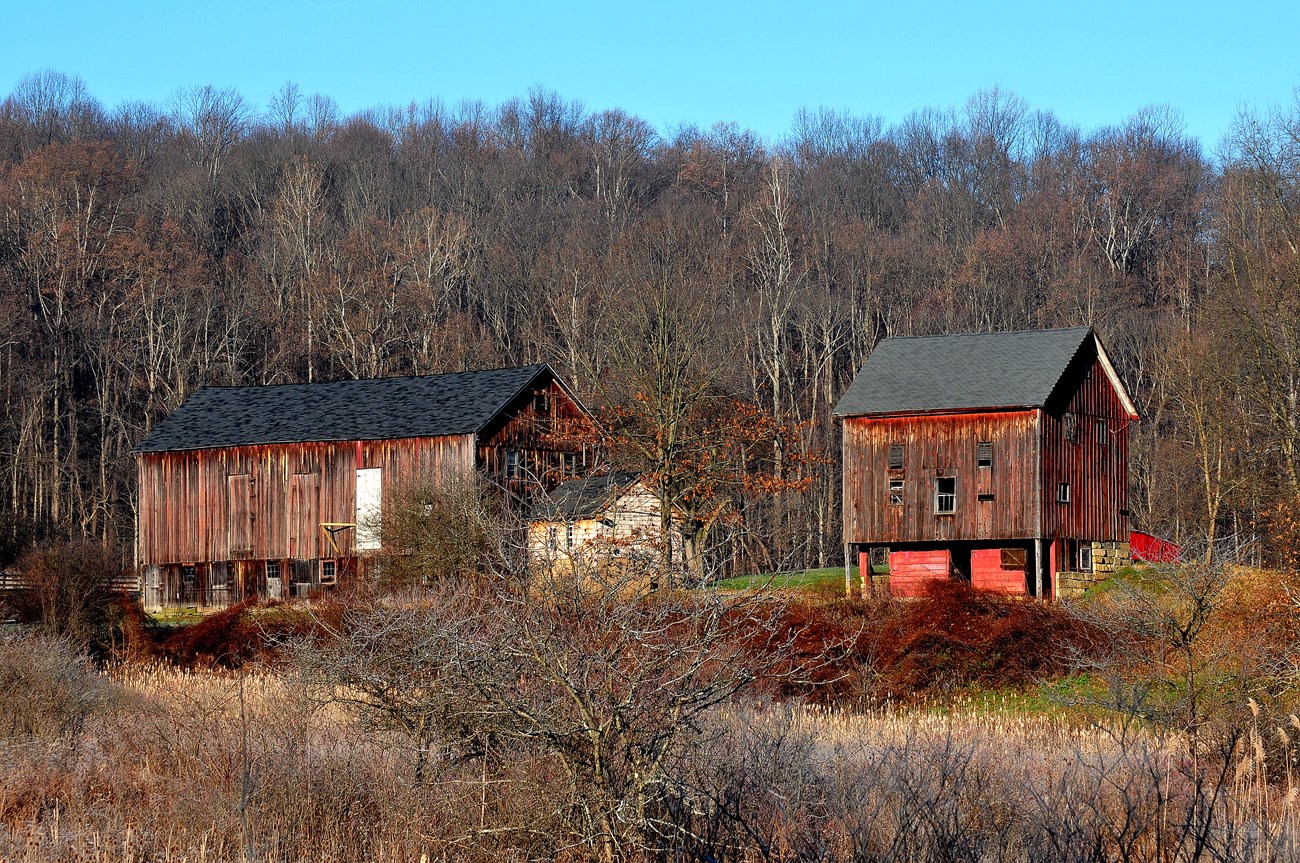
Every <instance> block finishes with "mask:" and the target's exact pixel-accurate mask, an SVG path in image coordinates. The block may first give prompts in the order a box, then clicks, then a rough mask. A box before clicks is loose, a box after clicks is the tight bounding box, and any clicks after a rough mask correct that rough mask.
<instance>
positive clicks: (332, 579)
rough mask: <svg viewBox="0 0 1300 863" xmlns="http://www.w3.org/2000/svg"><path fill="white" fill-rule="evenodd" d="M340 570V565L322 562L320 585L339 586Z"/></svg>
mask: <svg viewBox="0 0 1300 863" xmlns="http://www.w3.org/2000/svg"><path fill="white" fill-rule="evenodd" d="M338 581H339V570H338V564H336V563H335V562H334V561H332V560H322V561H321V562H320V583H321V584H338Z"/></svg>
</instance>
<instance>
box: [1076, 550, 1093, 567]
mask: <svg viewBox="0 0 1300 863" xmlns="http://www.w3.org/2000/svg"><path fill="white" fill-rule="evenodd" d="M1079 572H1092V546H1091V545H1081V546H1079Z"/></svg>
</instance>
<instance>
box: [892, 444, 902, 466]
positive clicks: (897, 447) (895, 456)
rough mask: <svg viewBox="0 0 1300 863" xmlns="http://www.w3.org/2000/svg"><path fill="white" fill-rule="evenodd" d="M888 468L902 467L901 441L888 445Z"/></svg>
mask: <svg viewBox="0 0 1300 863" xmlns="http://www.w3.org/2000/svg"><path fill="white" fill-rule="evenodd" d="M889 469H890V470H902V469H903V445H902V444H901V443H891V444H890V445H889Z"/></svg>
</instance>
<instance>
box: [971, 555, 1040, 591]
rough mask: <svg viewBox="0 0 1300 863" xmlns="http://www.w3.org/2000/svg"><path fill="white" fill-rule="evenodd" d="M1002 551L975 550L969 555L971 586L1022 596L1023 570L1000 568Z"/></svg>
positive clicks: (1024, 589)
mask: <svg viewBox="0 0 1300 863" xmlns="http://www.w3.org/2000/svg"><path fill="white" fill-rule="evenodd" d="M1002 560H1003V555H1002V549H1000V548H977V549H974V550H972V551H971V554H970V577H971V586H972V587H976V588H979V589H980V590H995V591H997V592H998V593H1010V594H1015V595H1017V596H1023V595H1024V594H1026V593H1027V592H1028V591H1027V590H1026V588H1025V570H1024V568H1014V569H1005V568H1003V566H1002Z"/></svg>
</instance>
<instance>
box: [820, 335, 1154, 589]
mask: <svg viewBox="0 0 1300 863" xmlns="http://www.w3.org/2000/svg"><path fill="white" fill-rule="evenodd" d="M835 416H836V417H837V418H839V419H840V420H841V421H842V425H843V470H844V475H843V481H844V542H845V553H846V559H848V558H850V557H851V556H852V555H853V554H855V553H856V554H858V555H859V560H861V562H862V568H861V571H863V572H867V571H869V570H868V568H867V567H868V564H869V563H877V564H879V563H882V562H883V560H884V559H885V558H886V556H887V559H888V561H889V570H890V587H891V589H892V591H893V592H894V594H895V595H903V596H907V595H915V594H916V593H917V592H919V590H920V588H921V586H922V584H923V582H924V581H926V580H927V579H933V578H959V579H963V580H966V581H969V582H971V583H972V584H973V585H974V586H976V587H982V588H988V589H992V590H998V591H1002V592H1006V593H1019V594H1029V595H1034V596H1044V597H1046V596H1056V595H1061V596H1066V595H1071V594H1074V593H1078V592H1081V591H1082V590H1083V589H1084V588H1085V587H1086V586H1087V585H1088V584H1090V583H1092V582H1093V581H1094V580H1098V579H1099V578H1103V577H1105V575H1106V574H1108V573H1109V572H1112V571H1114V570H1115V569H1117V568H1119V567H1120V566H1123V565H1126V564H1127V563H1128V562H1129V519H1128V432H1129V425H1130V423H1132V422H1134V421H1135V420H1137V419H1138V413H1137V410H1136V409H1135V407H1134V406H1133V402H1132V400H1131V399H1130V398H1129V395H1128V392H1127V391H1126V390H1125V388H1124V385H1123V383H1122V382H1121V381H1120V379H1119V376H1118V375H1117V374H1116V372H1115V368H1114V366H1112V365H1111V362H1110V360H1109V359H1108V358H1107V356H1106V351H1105V349H1104V348H1103V347H1102V344H1101V341H1100V340H1099V339H1098V338H1097V335H1096V334H1095V333H1094V332H1093V331H1092V330H1091V329H1090V328H1087V327H1081V328H1075V329H1059V330H1035V331H1025V332H1010V333H980V334H964V335H951V336H922V337H913V338H892V339H885V340H884V341H882V342H880V344H878V345H877V346H876V349H875V350H874V351H873V352H872V354H871V356H870V357H868V359H867V362H866V364H865V365H864V366H863V367H862V369H861V371H860V372H859V373H858V375H857V377H856V378H855V379H854V381H853V383H852V385H850V387H849V389H848V390H847V391H846V392H845V393H844V396H843V397H842V398H841V399H840V402H839V404H837V405H836V407H835Z"/></svg>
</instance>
